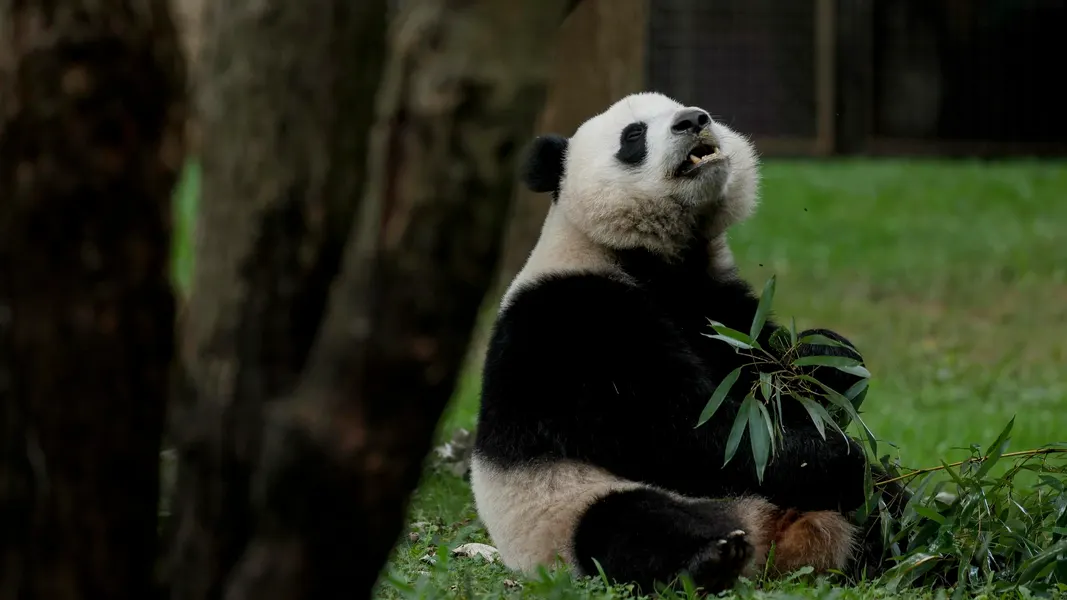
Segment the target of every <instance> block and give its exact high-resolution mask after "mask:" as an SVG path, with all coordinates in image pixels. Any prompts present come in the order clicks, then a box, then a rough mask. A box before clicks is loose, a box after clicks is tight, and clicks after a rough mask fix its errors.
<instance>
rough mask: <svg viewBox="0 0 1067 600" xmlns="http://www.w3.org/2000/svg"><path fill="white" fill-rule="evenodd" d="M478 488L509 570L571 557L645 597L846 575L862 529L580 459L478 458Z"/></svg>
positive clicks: (573, 563)
mask: <svg viewBox="0 0 1067 600" xmlns="http://www.w3.org/2000/svg"><path fill="white" fill-rule="evenodd" d="M471 484H472V487H473V491H474V497H475V502H476V505H477V510H478V514H479V517H480V518H481V520H482V522H483V524H484V525H485V526H486V529H487V530H488V532H489V535H490V537H491V539H492V540H493V542H494V543H495V544H496V546H497V548H498V550H499V551H500V556H501V559H502V561H503V562H504V564H505V565H507V566H508V567H509V568H512V569H516V570H519V571H523V572H525V573H527V574H533V573H534V572H535V571H536V570H537V569H538V568H539V567H541V566H544V567H549V568H551V567H552V566H553V565H554V564H555V563H556V561H557V558H558V559H562V561H563V562H564V563H566V564H567V565H568V566H569V567H570V568H571V569H572V571H573V572H575V573H576V574H578V575H580V576H581V575H595V574H596V573H597V569H596V563H594V562H593V561H594V559H595V560H596V561H597V562H598V563H599V564H600V566H601V568H603V569H604V571H605V573H606V574H607V575H608V576H609V577H611V578H612V579H615V580H617V581H624V582H633V583H635V584H637V585H638V586H640V587H641V588H642V589H644V590H651V589H653V588H652V586H653V584H654V582H656V581H659V582H664V583H667V582H670V581H671V580H672V579H673V578H674V577H676V576H677V575H679V574H680V573H682V572H686V573H688V574H690V576H692V578H693V580H694V582H695V583H696V584H697V585H700V586H702V587H704V588H705V589H706V590H708V591H720V590H722V589H726V588H728V587H729V586H730V585H732V583H733V582H734V581H735V580H736V578H737V577H738V576H739V575H745V576H752V575H754V574H755V573H757V572H759V571H760V570H761V569H763V568H764V566H765V563H766V560H767V556H768V551H769V549H770V547H771V545H772V543H773V544H774V545H775V561H774V570H775V571H779V572H788V571H791V570H794V569H796V568H799V567H801V566H805V565H810V566H812V567H814V568H815V569H816V571H819V572H822V571H826V570H827V569H834V568H836V569H840V568H843V567H844V565H845V563H846V562H847V561H848V559H849V557H850V555H851V549H852V545H853V537H854V534H855V531H854V528H853V526H852V525H850V524H849V523H848V522H847V521H846V520H845V519H844V517H842V516H841V515H840V514H838V513H834V512H829V511H819V512H809V513H803V514H798V513H794V512H792V511H783V510H780V509H778V508H777V507H775V506H774V505H773V504H771V503H770V502H767V501H766V500H764V499H762V498H760V497H758V496H742V497H735V498H724V499H709V498H690V497H687V496H684V495H681V494H677V493H674V492H671V491H668V490H664V489H660V488H657V487H656V486H652V485H648V484H643V483H639V482H634V481H628V480H626V479H623V478H620V477H617V476H615V475H613V474H611V473H609V472H607V471H605V470H603V469H600V468H598V467H595V466H593V465H590V464H586V463H582V462H579V461H570V460H559V461H552V462H545V463H543V464H539V465H537V466H527V467H510V468H505V467H501V466H499V465H495V464H493V461H491V460H489V459H487V458H485V457H482V456H478V455H475V456H474V457H473V459H472V461H471Z"/></svg>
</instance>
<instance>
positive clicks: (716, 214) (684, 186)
mask: <svg viewBox="0 0 1067 600" xmlns="http://www.w3.org/2000/svg"><path fill="white" fill-rule="evenodd" d="M685 108H687V107H686V106H684V105H682V104H681V103H679V102H676V101H675V100H673V99H671V98H668V97H667V96H664V95H662V94H658V93H654V92H644V93H639V94H631V95H629V96H626V97H625V98H623V99H621V100H619V101H618V102H616V103H615V104H613V105H611V106H610V107H609V108H608V109H607V110H605V111H604V112H602V113H600V114H599V115H596V116H594V117H592V118H591V119H589V120H588V121H586V122H585V123H583V124H582V125H581V126H580V127H579V128H578V130H577V131H575V132H574V135H573V136H571V138H570V140H569V143H568V146H567V153H566V158H565V162H564V177H563V182H562V185H561V188H560V194H559V206H560V207H561V208H562V209H563V212H564V213H565V214H566V216H567V218H568V220H569V221H570V222H571V223H573V224H574V225H575V226H576V227H577V228H578V229H579V230H581V231H582V232H583V233H585V234H586V235H587V236H589V238H590V239H592V240H593V241H594V242H596V243H598V244H601V245H603V246H606V247H610V248H635V247H644V248H647V249H649V250H653V251H656V252H660V253H661V254H663V255H664V256H668V257H669V256H673V255H675V254H676V253H677V252H678V250H679V249H680V248H681V247H682V246H684V245H685V243H686V242H687V241H688V239H689V237H690V236H691V235H692V233H693V226H694V223H695V221H696V218H697V217H698V216H699V215H710V216H711V217H712V219H711V220H710V229H709V230H708V231H705V232H704V233H705V234H706V235H707V236H708V238H709V239H711V238H715V237H718V236H719V235H720V234H722V233H724V232H725V231H726V229H727V228H729V227H730V226H732V225H734V224H736V223H738V222H740V221H742V220H744V219H746V218H748V217H749V216H750V215H751V214H752V213H753V212H754V211H755V209H756V206H757V204H758V202H759V160H758V157H757V155H756V151H755V148H754V147H753V146H752V144H751V143H750V142H749V140H748V139H747V138H745V137H744V136H743V135H741V134H739V133H737V132H735V131H733V130H732V129H730V128H729V127H727V126H726V125H724V124H722V123H719V122H716V121H714V120H713V121H712V123H711V127H710V130H711V138H710V140H709V141H712V142H714V143H715V145H717V146H719V148H720V152H721V153H722V154H723V156H724V160H723V161H722V162H721V163H719V164H716V165H712V166H709V167H705V168H704V169H703V171H702V173H701V174H700V175H699V176H697V177H694V178H676V177H673V176H672V175H673V173H674V171H675V169H677V167H678V165H679V164H680V163H681V162H683V161H684V160H685V159H686V157H687V156H688V155H689V151H690V150H691V149H692V147H693V145H694V141H695V140H696V138H694V137H689V136H679V135H676V134H674V133H672V132H671V123H672V122H673V120H674V117H675V115H676V114H677V113H678V112H679V111H681V110H683V109H685ZM636 121H641V122H644V123H645V124H646V126H647V128H648V129H647V134H646V135H647V137H646V144H647V149H648V156H647V158H646V160H645V161H644V163H643V164H641V165H638V166H634V167H629V166H624V165H621V164H619V162H618V159H617V158H616V157H615V151H616V150H617V149H618V146H619V135H620V133H621V132H622V130H623V129H624V128H625V127H626V126H627V125H629V124H630V123H634V122H636Z"/></svg>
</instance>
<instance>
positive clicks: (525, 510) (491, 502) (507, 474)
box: [470, 454, 647, 573]
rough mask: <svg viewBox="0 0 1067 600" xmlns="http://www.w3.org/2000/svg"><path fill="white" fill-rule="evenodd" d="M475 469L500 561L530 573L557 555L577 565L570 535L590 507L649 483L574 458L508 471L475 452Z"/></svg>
mask: <svg viewBox="0 0 1067 600" xmlns="http://www.w3.org/2000/svg"><path fill="white" fill-rule="evenodd" d="M470 473H471V489H472V490H473V492H474V501H475V505H476V508H477V511H478V518H479V519H481V521H482V523H483V524H484V525H485V528H486V530H487V531H488V532H489V537H490V538H491V539H492V540H493V543H494V544H496V547H497V549H498V550H500V558H501V560H502V561H503V562H504V564H505V565H507V566H508V567H509V568H512V569H516V570H519V571H523V572H526V573H533V572H534V570H536V568H537V567H538V566H541V565H543V566H546V567H550V566H552V565H553V564H554V563H555V561H556V557H557V556H558V557H560V558H562V559H563V560H564V561H565V562H566V563H567V564H568V565H569V566H571V568H573V569H577V568H578V564H577V562H576V560H575V557H574V549H573V547H572V546H571V539H572V535H571V534H572V533H573V531H574V528H575V526H576V525H577V524H578V519H579V518H580V517H581V515H582V513H584V512H585V509H587V508H588V507H589V506H590V505H591V504H593V502H595V501H596V500H597V499H598V498H601V497H603V496H606V495H607V494H609V493H611V492H613V491H625V490H632V489H637V488H640V487H647V486H643V485H642V484H639V483H634V482H632V481H626V480H624V479H620V478H618V477H616V476H614V475H612V474H611V473H608V472H607V471H605V470H603V469H600V468H597V467H594V466H592V465H588V464H584V463H580V462H572V461H560V462H556V463H552V464H551V465H545V466H543V467H530V468H523V469H515V470H504V469H500V468H497V467H494V466H493V465H492V463H490V462H489V461H486V460H482V459H481V458H480V457H479V456H478V455H477V454H475V455H474V456H473V457H472V458H471V471H470Z"/></svg>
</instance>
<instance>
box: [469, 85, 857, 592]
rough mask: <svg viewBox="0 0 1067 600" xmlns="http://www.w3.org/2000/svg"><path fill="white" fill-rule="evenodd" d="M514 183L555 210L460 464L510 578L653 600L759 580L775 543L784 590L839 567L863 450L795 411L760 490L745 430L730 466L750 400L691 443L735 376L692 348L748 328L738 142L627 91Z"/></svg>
mask: <svg viewBox="0 0 1067 600" xmlns="http://www.w3.org/2000/svg"><path fill="white" fill-rule="evenodd" d="M522 179H523V181H524V183H525V184H526V185H527V186H528V187H529V188H530V189H531V190H533V191H535V192H539V193H551V194H552V204H551V206H550V208H549V211H548V214H547V216H546V218H545V221H544V224H543V227H542V230H541V233H540V238H539V240H538V242H537V244H536V246H535V248H534V249H533V251H532V252H531V254H530V256H529V257H528V259H527V262H526V264H525V266H524V267H523V268H522V270H521V271H520V272H519V274H518V275H517V276H516V277H515V279H514V281H513V282H512V284H511V286H510V287H509V288H508V290H507V291H506V292H505V294H504V297H503V299H502V301H501V306H500V309H499V313H498V315H497V318H496V321H495V323H494V325H493V331H492V335H491V339H490V342H489V345H488V348H487V351H486V355H485V362H484V367H483V373H482V397H481V406H480V411H479V415H478V427H477V435H476V441H475V446H474V450H473V453H472V460H471V485H472V490H473V494H474V498H475V504H476V510H477V513H478V515H479V518H480V520H481V521H482V522H483V524H484V525H485V527H486V529H487V531H488V534H489V536H490V538H491V539H492V541H493V543H494V544H495V545H496V547H497V548H498V550H499V552H500V556H501V559H502V561H503V562H504V563H505V564H506V565H507V566H509V567H511V568H512V569H516V570H521V571H525V572H527V573H529V572H533V571H535V570H536V569H537V568H538V567H539V566H546V567H551V566H552V565H553V564H554V563H555V561H556V560H557V557H559V558H562V560H563V561H564V562H565V563H567V565H569V566H570V567H571V569H573V570H574V571H575V572H576V573H578V574H579V575H590V574H595V573H597V564H599V565H600V567H602V568H603V570H604V572H605V573H606V574H607V575H608V576H609V577H611V578H613V579H614V580H616V581H624V582H632V583H636V584H637V585H638V586H640V587H641V588H642V589H646V590H651V589H652V587H653V586H654V583H655V582H657V581H658V582H663V583H667V582H669V581H671V580H673V579H674V578H675V577H676V576H678V575H680V574H681V573H683V572H684V573H688V574H689V576H690V577H692V578H693V580H694V582H695V583H697V584H698V585H700V586H702V587H704V588H705V589H706V590H709V591H719V590H722V589H725V588H727V587H729V586H731V585H732V584H733V582H734V581H735V580H736V579H737V577H738V576H739V575H748V576H751V575H753V574H755V573H757V572H758V571H760V570H761V569H763V567H764V566H765V562H766V560H767V556H768V551H769V549H770V547H771V545H772V543H773V544H774V563H773V566H774V568H775V570H776V572H786V571H790V570H793V569H796V568H798V567H801V566H804V565H810V566H812V567H814V568H815V570H816V571H818V572H824V571H826V570H829V569H842V568H844V567H845V566H846V564H847V563H849V561H850V560H851V559H852V558H853V556H854V555H855V554H856V550H857V547H858V539H857V528H856V527H855V526H854V525H853V524H852V523H851V522H850V521H849V520H848V519H847V518H846V517H845V515H844V513H846V512H848V511H851V510H853V509H856V508H857V507H858V506H859V505H860V504H861V503H862V502H863V499H864V485H863V482H864V462H865V456H864V452H863V450H862V448H861V447H860V446H859V445H858V444H857V443H856V442H855V441H853V440H851V439H850V438H847V437H844V436H841V435H831V434H830V432H827V436H826V439H825V440H824V439H823V438H822V437H821V436H820V434H819V433H818V431H817V430H816V429H815V427H814V425H813V424H812V423H811V421H810V419H809V417H808V416H807V415H806V413H803V408H802V407H801V408H799V409H797V408H792V409H787V411H786V415H785V421H786V425H787V428H788V429H787V431H788V434H787V437H786V438H785V440H783V442H782V443H781V444H780V446H779V449H778V455H777V456H776V457H775V460H774V461H773V462H772V463H771V464H770V465H768V466H767V470H766V472H765V476H764V480H763V482H762V484H761V483H759V482H758V480H757V479H756V476H755V472H754V467H753V459H752V457H751V454H750V451H749V443H748V441H747V434H746V435H745V438H743V440H742V444H741V446H740V448H739V449H738V450H737V453H736V455H735V457H734V458H733V460H732V461H731V462H730V463H729V464H727V465H725V466H724V465H723V457H724V448H725V444H726V442H727V438H728V435H729V431H730V428H731V425H732V423H733V418H734V415H735V414H736V412H737V409H738V406H739V405H740V401H741V399H742V395H739V394H731V395H730V397H728V399H727V400H726V401H725V402H724V403H723V405H722V406H721V407H720V408H719V410H718V412H717V413H716V416H715V417H714V418H713V419H712V420H711V421H709V422H708V423H706V424H704V425H702V426H701V427H699V428H697V427H694V425H695V423H696V420H697V418H698V416H699V414H700V412H701V410H702V408H703V407H704V405H705V404H706V403H707V401H708V399H709V397H710V396H711V394H712V392H713V391H714V389H715V388H716V386H717V385H718V384H719V382H720V381H721V380H722V378H723V377H724V376H725V375H726V374H727V373H729V372H730V371H732V370H733V369H734V368H735V367H737V366H739V365H741V364H742V360H743V357H742V356H741V355H738V354H737V353H736V352H734V350H733V349H732V348H730V347H729V346H727V345H726V344H724V343H722V342H721V341H717V340H713V339H710V338H708V337H707V336H706V335H705V334H708V333H710V332H711V331H710V329H709V327H708V319H714V320H715V321H719V322H721V323H723V324H725V325H727V326H729V327H732V328H735V329H739V330H742V331H747V330H748V327H749V324H750V323H751V321H752V318H753V316H754V313H755V311H756V307H757V304H758V299H757V297H756V296H755V294H754V293H753V290H752V288H751V287H750V286H749V285H748V284H747V283H746V282H745V281H744V280H742V279H741V278H740V277H739V276H738V271H737V268H736V266H735V264H734V260H733V257H732V255H731V253H730V248H729V245H728V244H727V240H726V235H727V230H728V228H729V227H730V226H732V225H734V224H735V223H738V222H739V221H741V220H743V219H745V218H747V217H748V216H749V215H751V214H752V212H753V211H754V209H755V207H756V205H757V201H758V190H759V174H758V158H757V155H756V152H755V150H754V148H753V146H752V145H751V144H750V142H749V141H748V140H747V139H746V138H745V137H743V136H742V135H740V134H738V133H737V132H735V131H733V130H732V129H730V128H729V127H727V126H726V125H724V124H722V123H720V122H717V121H715V120H713V119H712V118H711V116H710V115H709V114H708V112H707V111H705V110H703V109H701V108H697V107H692V106H685V105H682V104H680V103H678V102H677V101H675V100H673V99H671V98H669V97H667V96H664V95H661V94H658V93H652V92H645V93H637V94H633V95H629V96H626V97H625V98H622V99H621V100H619V101H618V102H616V103H615V104H613V105H611V106H610V107H609V108H607V109H606V110H605V111H604V112H602V113H600V114H598V115H596V116H594V117H592V118H590V119H589V120H587V121H586V122H584V123H583V124H582V125H581V126H580V127H579V128H578V129H577V130H576V131H575V132H574V134H573V135H572V136H570V137H569V138H566V137H562V136H558V135H546V136H542V137H539V138H536V139H535V140H534V142H533V143H532V145H531V148H530V150H529V154H528V157H527V158H526V159H525V161H524V172H523V176H522ZM775 327H776V325H775V323H774V322H773V321H772V320H768V323H767V325H766V327H765V328H764V330H763V333H762V334H761V336H760V339H761V341H762V342H763V345H764V347H769V346H768V344H767V343H766V342H767V338H768V336H769V335H770V333H771V332H772V331H773V330H774V328H775ZM819 332H820V333H822V334H824V335H827V336H830V337H833V338H835V339H838V340H841V341H843V342H844V343H846V344H847V340H845V339H844V338H843V337H841V336H838V335H837V334H835V333H834V332H831V331H825V330H819ZM852 349H853V348H852V347H851V344H847V345H846V347H845V348H844V350H845V351H848V352H851V351H852ZM854 354H855V356H856V357H858V356H859V355H858V353H854ZM753 377H755V374H754V373H751V372H746V373H744V374H743V376H742V377H741V378H740V379H739V381H738V383H737V384H736V385H735V387H734V388H733V389H734V390H744V389H747V388H748V387H750V385H751V383H752V378H753ZM850 383H851V382H850V381H841V382H838V383H835V385H838V386H847V385H849V384H850ZM839 391H844V390H843V389H841V390H839ZM783 404H790V405H791V404H795V403H783ZM594 561H595V562H594Z"/></svg>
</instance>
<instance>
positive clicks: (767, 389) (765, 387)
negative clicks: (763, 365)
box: [759, 372, 774, 402]
mask: <svg viewBox="0 0 1067 600" xmlns="http://www.w3.org/2000/svg"><path fill="white" fill-rule="evenodd" d="M773 377H774V375H771V374H770V373H763V372H761V373H760V374H759V387H760V392H762V393H763V399H764V400H767V401H768V402H770V400H771V389H772V387H773V385H774V384H773V383H772V378H773Z"/></svg>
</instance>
